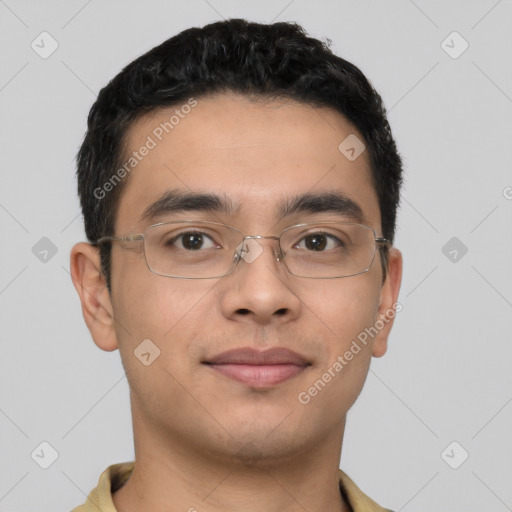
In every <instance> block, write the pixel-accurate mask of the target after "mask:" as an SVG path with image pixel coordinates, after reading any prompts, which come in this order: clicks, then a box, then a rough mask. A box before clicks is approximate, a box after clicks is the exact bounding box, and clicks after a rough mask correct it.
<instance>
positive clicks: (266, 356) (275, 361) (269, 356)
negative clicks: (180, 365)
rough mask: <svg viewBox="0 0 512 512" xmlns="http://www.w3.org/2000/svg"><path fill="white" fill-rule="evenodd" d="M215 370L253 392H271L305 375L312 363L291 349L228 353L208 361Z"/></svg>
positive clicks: (207, 363)
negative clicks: (276, 387) (284, 383)
mask: <svg viewBox="0 0 512 512" xmlns="http://www.w3.org/2000/svg"><path fill="white" fill-rule="evenodd" d="M204 364H206V365H207V366H209V367H210V368H211V369H212V370H215V371H218V372H219V373H221V374H223V375H225V376H226V377H229V378H231V379H234V380H236V381H238V382H241V383H243V384H246V385H248V386H250V387H253V388H259V389H262V388H269V387H273V386H276V385H277V384H280V383H282V382H285V381H287V380H289V379H291V378H292V377H294V376H296V375H298V374H300V373H302V372H303V371H304V370H305V368H306V367H308V366H310V365H311V363H310V362H309V361H308V360H307V359H306V358H305V357H304V356H302V355H300V354H298V353H297V352H294V351H293V350H289V349H287V348H282V347H278V348H271V349H267V350H264V351H261V350H256V349H254V348H251V347H246V348H239V349H233V350H228V351H226V352H222V353H221V354H218V355H216V356H215V357H213V358H211V359H209V360H208V361H204Z"/></svg>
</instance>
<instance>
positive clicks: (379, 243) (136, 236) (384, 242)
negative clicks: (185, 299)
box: [91, 219, 391, 279]
mask: <svg viewBox="0 0 512 512" xmlns="http://www.w3.org/2000/svg"><path fill="white" fill-rule="evenodd" d="M180 222H197V223H206V224H216V225H218V226H225V227H227V228H230V229H233V230H235V231H237V232H238V233H240V235H241V236H243V240H242V241H241V242H240V244H244V242H245V240H247V239H250V240H253V239H264V238H270V239H273V240H277V241H278V246H279V253H277V252H276V251H275V250H274V251H273V252H274V256H276V257H277V261H282V263H283V264H284V266H285V268H286V270H287V272H288V273H290V274H291V275H292V276H295V277H301V278H303V279H342V278H345V277H354V276H358V275H361V274H364V273H365V272H368V271H369V270H370V268H371V267H372V265H373V262H374V261H375V254H376V252H377V248H378V249H386V248H387V247H388V246H389V245H391V241H390V240H388V239H387V238H384V237H380V236H377V234H376V233H375V230H374V229H373V228H372V227H371V226H368V225H366V224H360V223H357V222H343V221H325V222H305V223H301V224H294V225H293V226H288V227H286V228H284V229H283V230H282V231H281V233H279V235H267V236H262V235H244V234H243V233H242V232H241V231H240V230H239V229H238V228H235V227H234V226H231V225H229V224H224V223H223V222H215V221H208V220H197V219H183V220H182V219H180V220H172V221H165V222H157V223H156V224H152V225H151V226H148V227H146V228H145V229H144V231H143V232H142V233H133V234H129V235H124V236H102V237H100V238H98V239H97V240H95V241H94V242H92V244H91V245H93V246H99V245H100V244H103V243H105V242H140V241H142V242H143V250H144V260H145V261H146V266H147V267H148V269H149V271H150V272H152V273H153V274H155V275H157V276H161V277H170V278H174V279H220V278H222V277H227V276H229V275H231V274H232V273H233V272H234V271H235V269H236V268H237V267H238V263H240V260H241V259H242V255H241V254H239V253H238V252H237V251H236V250H235V254H234V256H237V259H236V261H235V260H234V261H235V264H234V265H233V268H232V269H231V270H230V271H229V272H228V273H226V274H224V275H222V276H214V277H185V276H169V275H166V274H160V273H158V272H155V271H154V270H153V269H152V268H151V266H150V264H149V262H148V258H147V254H146V240H147V238H146V232H147V231H148V230H149V229H151V228H155V227H157V226H163V225H167V224H178V223H180ZM317 224H343V225H351V226H362V227H365V228H368V229H369V230H370V231H371V232H372V233H373V241H374V244H375V245H374V251H373V257H372V261H371V262H370V264H369V265H368V267H367V268H366V269H364V270H362V271H361V272H357V273H356V274H350V275H348V276H334V277H311V276H299V275H297V274H294V273H293V272H291V271H290V269H289V268H288V265H287V264H286V262H285V261H284V260H285V255H284V254H283V249H282V247H281V236H282V235H283V233H284V232H285V231H287V230H289V229H292V228H298V227H302V226H315V225H317ZM383 270H384V272H385V268H384V269H383Z"/></svg>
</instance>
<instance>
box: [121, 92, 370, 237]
mask: <svg viewBox="0 0 512 512" xmlns="http://www.w3.org/2000/svg"><path fill="white" fill-rule="evenodd" d="M354 135H356V136H358V137H359V139H362V137H361V136H360V135H359V134H358V132H357V130H356V129H355V128H354V127H353V126H352V125H351V124H350V123H349V122H348V121H347V120H346V119H345V118H344V117H343V116H342V115H341V114H339V113H337V112H335V111H333V110H331V109H327V108H318V107H311V106H308V105H305V104H302V103H298V102H295V101H271V102H265V103H262V102H256V103H255V102H251V101H249V100H248V99H247V98H246V97H244V96H240V95H235V94H223V95H216V96H211V97H208V98H198V99H197V100H192V101H191V100H188V101H187V100H186V101H184V102H183V103H182V104H180V105H176V106H173V107H170V108H165V109H159V110H156V111H154V112H152V113H150V114H148V115H145V116H144V117H142V118H140V119H138V120H137V121H136V122H135V123H134V124H133V125H132V126H131V128H130V129H129V131H128V133H127V136H126V140H125V155H124V160H125V162H128V161H130V162H131V164H134V165H133V166H132V165H130V166H126V167H127V168H129V169H130V171H129V174H128V179H127V182H126V183H125V185H124V188H123V191H122V194H121V196H120V199H119V204H118V208H117V215H116V232H120V231H125V230H130V229H136V228H139V229H142V228H144V227H145V226H147V225H149V222H148V221H149V220H150V219H149V216H148V215H144V213H145V212H146V213H147V211H148V210H150V209H151V205H153V204H154V203H156V202H158V201H159V200H160V199H161V198H162V196H163V195H165V194H166V193H169V192H172V193H173V194H176V193H179V194H182V195H187V196H193V195H203V196H204V195H206V194H213V195H215V196H217V197H223V198H224V199H226V201H223V202H224V203H229V205H230V208H229V209H225V211H221V212H220V217H218V219H219V220H222V221H225V222H230V223H232V224H233V221H236V222H237V223H238V224H237V225H238V226H239V227H241V228H243V227H249V225H250V226H251V227H252V228H261V229H265V227H268V226H271V225H274V224H275V221H276V216H277V215H278V214H281V216H282V214H283V212H285V211H286V208H287V207H289V206H290V204H292V203H293V200H294V198H295V199H297V197H298V196H304V195H305V194H308V195H309V196H314V195H318V194H320V195H322V194H324V195H325V194H331V195H332V194H338V195H342V196H343V198H346V199H347V200H348V201H349V202H353V203H354V204H355V205H356V206H359V207H360V209H361V212H362V215H363V217H364V218H365V220H367V223H368V224H370V225H372V226H373V227H374V228H375V229H376V230H378V229H380V213H379V208H378V201H377V196H376V193H375V190H374V188H373V185H372V183H371V179H370V170H369V158H368V155H367V151H363V153H362V154H361V155H360V156H359V157H357V158H356V159H355V160H354V159H349V158H347V156H346V154H344V153H343V152H341V151H340V149H339V145H340V144H341V143H342V142H343V141H344V140H345V139H346V138H347V137H349V136H350V137H354ZM349 140H352V139H349ZM144 148H146V149H144ZM191 209H192V208H191ZM304 213H305V212H302V217H300V218H304Z"/></svg>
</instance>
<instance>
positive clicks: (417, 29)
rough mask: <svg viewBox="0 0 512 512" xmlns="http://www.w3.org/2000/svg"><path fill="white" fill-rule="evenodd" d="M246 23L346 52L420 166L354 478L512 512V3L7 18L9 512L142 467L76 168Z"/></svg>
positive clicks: (5, 411) (69, 500) (0, 475)
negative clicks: (86, 271)
mask: <svg viewBox="0 0 512 512" xmlns="http://www.w3.org/2000/svg"><path fill="white" fill-rule="evenodd" d="M232 17H244V18H247V19H249V20H253V21H260V22H271V21H296V22H298V23H300V24H302V25H303V26H304V28H305V29H306V30H307V31H308V32H309V33H310V34H311V35H312V36H315V37H318V38H321V39H325V38H329V39H330V40H331V41H332V48H333V50H334V51H335V52H336V53H337V54H338V55H340V56H342V57H344V58H346V59H348V60H349V61H352V62H354V63H355V64H356V65H357V66H359V67H360V68H361V70H362V71H363V72H364V73H365V74H366V75H367V77H368V78H369V79H370V81H371V82H372V83H373V85H374V86H375V88H376V89H377V90H378V91H379V92H380V94H381V95H382V97H383V99H384V102H385V104H386V107H387V109H388V111H389V121H390V123H391V126H392V129H393V133H394V136H395V138H396V141H397V144H398V147H399V151H400V153H401V155H402V157H403V160H404V168H405V180H406V182H405V185H404V188H403V194H402V204H401V208H400V211H399V218H398V228H397V238H396V246H397V247H398V248H399V249H400V250H401V251H402V253H403V256H404V276H403V282H402V290H401V294H400V302H401V303H402V304H403V310H402V311H401V312H400V313H399V314H398V315H397V319H396V322H395V326H394V328H393V331H392V333H391V338H390V345H389V351H388V353H387V355H386V356H385V357H383V358H382V359H374V360H373V362H372V366H371V369H370V373H369V375H368V380H367V383H366V385H365V388H364V390H363V392H362V394H361V396H360V397H359V399H358V401H357V402H356V404H355V406H354V407H353V409H352V410H351V411H350V412H349V416H348V425H347V430H346V435H345V440H344V447H343V453H342V458H341V467H342V468H343V469H344V470H345V471H346V472H347V473H348V474H349V475H350V476H351V478H352V479H353V480H355V482H356V483H357V484H358V485H359V486H360V487H361V488H362V490H363V491H364V492H366V493H367V494H368V495H369V496H371V497H372V498H373V499H374V500H376V501H377V502H378V503H380V504H382V505H384V506H387V507H390V508H392V509H393V510H395V511H397V512H398V511H405V512H415V511H446V512H448V511H449V512H462V511H464V512H477V511H481V510H485V511H495V512H502V511H503V512H504V511H506V510H511V509H512V485H511V482H512V463H511V460H512V446H511V437H510V432H511V431H512V429H511V426H512V374H511V370H510V362H511V360H512V339H511V335H510V326H511V320H512V273H511V270H510V268H511V266H510V265H511V261H512V229H511V221H512V156H511V151H510V148H511V140H512V139H511V136H512V129H511V124H512V123H511V120H512V67H511V65H510V62H511V60H510V55H511V54H512V2H511V1H510V0H501V1H496V0H478V1H477V0H472V1H468V0H465V1H464V0H458V1H455V0H453V1H448V2H447V1H444V0H435V1H434V0H431V1H426V0H415V1H412V0H392V1H369V0H364V1H355V0H353V1H342V0H332V1H330V0H323V1H319V0H317V1H314V2H313V1H311V2H308V1H305V0H294V1H293V0H292V1H290V0H278V1H276V0H274V1H258V2H255V1H250V2H249V1H235V0H208V1H207V0H190V1H188V2H177V1H163V0H160V1H155V0H153V1H144V2H142V1H133V0H131V1H113V0H110V1H100V0H89V1H84V0H69V1H66V2H64V1H60V2H58V1H45V2H35V1H30V2H29V1H26V0H25V1H24V0H0V47H1V52H0V59H1V61H0V109H1V117H0V135H1V139H0V140H1V151H0V229H1V236H2V240H1V242H0V247H1V249H0V250H1V253H0V256H1V265H0V315H1V334H0V335H1V351H0V443H1V445H0V511H1V512H7V511H9V512H20V511H29V510H34V511H35V510H37V511H40V512H45V511H48V512H50V511H52V512H55V511H63V512H64V511H69V510H70V509H71V508H73V507H74V506H76V505H78V504H80V503H82V502H84V501H85V497H86V495H87V494H88V493H89V491H90V490H91V489H92V488H93V487H94V486H95V485H96V484H97V481H98V477H99V475H100V473H101V472H102V471H103V470H104V469H105V468H106V467H107V466H108V465H110V464H113V463H115V462H122V461H127V460H131V459H132V458H133V447H132V429H131V419H130V411H129V398H128V385H127V381H126V378H125V377H124V373H123V368H122V366H121V363H120V359H119V353H118V352H117V351H116V352H112V353H106V352H102V351H101V350H99V349H98V348H96V346H95V345H94V343H93V342H92V340H91V338H90V335H89V332H88V330H87V329H86V326H85V324H84V322H83V318H82V315H81V309H80V303H79V300H78V296H77V294H76V292H75V290H74V288H73V286H72V282H71V279H70V275H69V251H70V248H71V246H72V245H73V244H74V243H75V242H77V241H79V240H84V239H85V238H84V232H83V225H82V219H81V213H80V209H79V203H78V199H77V194H76V181H75V175H74V173H75V164H74V158H75V155H76V152H77V150H78V147H79V145H80V143H81V141H82V138H83V135H84V132H85V128H86V117H87V114H88V111H89V109H90V107H91V105H92V103H93V101H94V99H95V97H96V95H97V93H98V91H99V90H100V88H101V87H103V86H104V85H105V84H106V83H107V82H108V81H109V80H110V79H111V78H112V77H113V76H114V75H115V74H117V73H118V71H120V69H121V68H122V67H123V66H125V65H126V64H127V63H128V62H130V61H131V60H133V59H134V58H135V57H137V56H139V55H140V54H142V53H143V52H145V51H147V50H149V49H150V48H152V47H153V46H155V45H156V44H159V43H160V42H162V41H163V40H165V39H167V38H169V37H171V36H173V35H175V34H176V33H178V32H180V31H181V30H183V29H185V28H188V27H191V26H202V25H205V24H207V23H209V22H212V21H216V20H220V19H222V18H232ZM42 32H46V33H47V34H43V35H41V33H42ZM41 40H43V42H41ZM56 45H58V47H57V48H56V50H55V51H54V52H53V53H51V55H46V54H45V52H47V53H48V52H50V51H51V50H52V49H53V48H54V47H55V46H56ZM43 56H44V57H46V58H43ZM43 442H44V443H48V444H43V445H41V443H43ZM41 453H44V454H45V457H46V459H45V460H46V462H51V461H52V459H55V457H56V459H55V460H54V461H53V463H52V464H51V465H50V466H49V467H48V468H47V469H43V468H42V467H41V464H44V461H42V459H43V458H45V457H42V456H41V455H40V457H39V458H38V456H37V455H38V454H41ZM466 456H467V459H466Z"/></svg>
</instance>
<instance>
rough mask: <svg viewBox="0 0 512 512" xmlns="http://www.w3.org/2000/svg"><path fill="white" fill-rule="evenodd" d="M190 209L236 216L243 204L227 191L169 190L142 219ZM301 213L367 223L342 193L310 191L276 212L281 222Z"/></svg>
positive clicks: (287, 199)
mask: <svg viewBox="0 0 512 512" xmlns="http://www.w3.org/2000/svg"><path fill="white" fill-rule="evenodd" d="M189 211H195V212H208V213H224V214H227V215H230V216H236V215H238V214H239V211H240V204H236V203H234V202H233V201H232V199H231V198H230V197H229V196H227V195H225V194H214V193H197V192H185V191H180V190H168V191H167V192H165V193H164V194H163V195H162V196H161V197H160V198H159V199H158V200H156V201H155V202H154V203H152V204H150V205H149V206H148V207H147V208H146V209H145V210H144V212H143V213H142V215H141V217H140V221H150V222H152V221H156V220H158V219H161V218H162V217H165V216H166V215H168V214H170V213H181V212H189ZM297 213H333V214H336V215H340V216H343V217H347V218H349V219H350V220H352V221H355V222H359V223H367V220H366V218H365V216H364V214H363V210H362V208H361V206H359V204H358V203H356V202H355V201H354V200H353V199H350V198H349V197H348V196H346V195H345V194H343V193H342V192H323V193H311V192H308V193H305V194H300V195H297V196H292V197H288V198H286V199H285V200H284V201H283V202H282V203H281V204H280V205H279V207H278V209H277V211H276V217H277V221H280V220H283V219H285V218H286V217H289V216H291V215H293V214H297Z"/></svg>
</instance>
